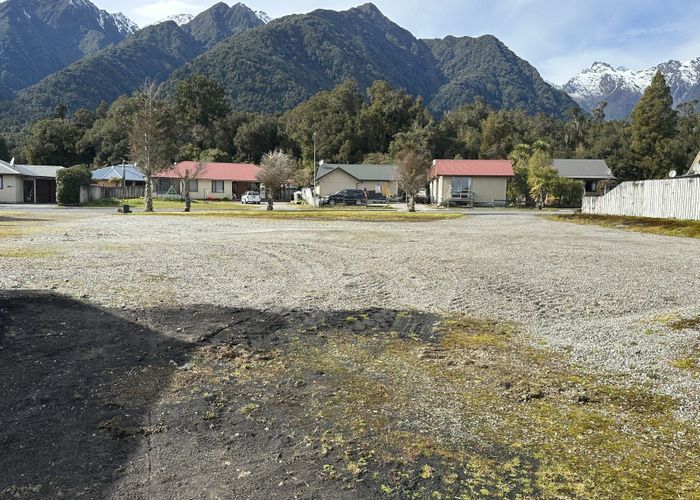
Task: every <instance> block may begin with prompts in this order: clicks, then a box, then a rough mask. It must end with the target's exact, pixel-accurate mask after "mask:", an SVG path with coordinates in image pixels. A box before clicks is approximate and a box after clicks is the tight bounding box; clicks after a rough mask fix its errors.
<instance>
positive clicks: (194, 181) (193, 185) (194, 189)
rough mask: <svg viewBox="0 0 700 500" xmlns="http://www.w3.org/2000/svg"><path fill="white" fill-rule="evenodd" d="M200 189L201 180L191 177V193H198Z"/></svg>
mask: <svg viewBox="0 0 700 500" xmlns="http://www.w3.org/2000/svg"><path fill="white" fill-rule="evenodd" d="M198 191H199V181H198V180H197V179H190V193H196V192H198Z"/></svg>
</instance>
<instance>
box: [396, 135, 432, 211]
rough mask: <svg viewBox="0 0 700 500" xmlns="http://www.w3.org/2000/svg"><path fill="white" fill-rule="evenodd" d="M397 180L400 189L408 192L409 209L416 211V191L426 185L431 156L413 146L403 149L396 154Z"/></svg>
mask: <svg viewBox="0 0 700 500" xmlns="http://www.w3.org/2000/svg"><path fill="white" fill-rule="evenodd" d="M396 165H397V169H396V181H397V182H398V185H399V189H401V190H402V191H403V192H404V193H406V203H407V204H408V211H409V212H415V211H416V193H417V192H418V190H419V189H420V188H422V187H424V186H425V184H426V182H427V181H428V171H429V170H430V165H431V161H430V156H429V155H428V154H427V153H425V152H423V151H419V150H416V149H414V148H412V147H407V148H405V149H403V150H402V151H401V152H399V154H398V155H397V156H396Z"/></svg>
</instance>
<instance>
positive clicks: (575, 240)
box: [0, 211, 700, 418]
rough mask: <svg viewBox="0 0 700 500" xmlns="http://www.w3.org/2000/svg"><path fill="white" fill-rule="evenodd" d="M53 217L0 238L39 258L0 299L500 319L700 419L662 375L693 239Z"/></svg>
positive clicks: (424, 226)
mask: <svg viewBox="0 0 700 500" xmlns="http://www.w3.org/2000/svg"><path fill="white" fill-rule="evenodd" d="M102 214H104V215H102ZM34 216H38V215H36V214H35V215H34ZM54 217H55V218H56V220H53V221H50V222H43V223H41V224H42V226H41V229H40V230H39V229H37V228H33V229H31V231H32V233H31V234H29V235H26V236H21V237H17V238H11V239H7V238H5V239H0V255H2V252H3V251H16V250H17V249H18V248H22V249H24V250H26V251H30V252H31V251H35V252H36V253H37V254H38V257H32V256H31V255H28V256H27V257H28V258H10V259H2V267H3V272H2V274H1V275H0V288H4V289H12V288H20V289H52V290H56V291H57V292H60V293H65V294H67V295H70V296H73V297H76V298H83V299H87V300H88V301H90V302H92V303H96V304H100V305H104V306H109V307H115V306H116V307H122V306H124V307H148V306H149V305H151V306H153V305H158V304H162V303H167V304H169V305H183V306H190V305H192V304H198V303H201V304H215V305H221V306H234V307H250V308H256V309H263V310H264V309H274V308H276V307H283V308H296V309H309V310H315V309H320V310H324V309H329V310H334V309H338V308H345V309H348V308H358V309H362V308H368V307H381V308H394V309H410V310H414V309H415V310H418V311H429V312H436V313H450V312H460V313H465V314H468V315H471V316H476V317H486V318H497V319H499V320H504V321H513V322H517V323H519V324H522V325H523V326H524V327H525V330H526V332H527V333H529V334H530V335H531V336H532V341H533V342H534V343H536V344H539V345H547V346H549V347H552V348H554V349H558V350H563V351H566V352H568V353H570V355H571V358H572V360H573V362H574V363H580V364H583V365H586V366H589V367H591V368H593V369H596V370H604V371H611V372H615V373H624V374H629V375H632V376H634V377H635V378H641V379H645V380H648V379H650V378H651V379H652V380H654V381H655V383H656V384H657V385H658V388H659V389H660V390H662V391H664V392H666V393H669V394H672V395H680V396H683V397H687V399H688V401H689V403H694V404H692V405H689V407H688V411H691V407H692V408H694V409H693V410H692V414H690V413H689V414H688V416H689V417H690V416H691V415H692V416H694V417H695V418H698V416H699V414H698V413H697V411H698V408H697V407H698V405H700V380H698V379H697V378H693V377H690V376H688V374H687V373H684V372H683V371H681V370H678V369H676V368H673V366H671V361H672V360H676V359H679V358H683V357H684V356H688V355H689V354H690V353H691V352H692V349H693V347H697V344H698V342H700V334H699V332H698V330H697V328H695V329H687V330H680V331H678V330H676V331H674V330H672V329H670V328H669V327H668V325H667V323H669V322H671V321H672V320H673V319H678V318H692V317H697V316H698V315H700V298H699V296H698V290H700V271H699V269H700V241H698V240H692V239H683V238H672V237H665V236H654V235H647V234H635V233H632V232H624V231H618V230H609V229H603V228H599V227H583V226H578V225H574V224H565V223H559V222H553V221H549V220H546V219H545V218H543V217H539V216H534V215H529V214H525V215H521V216H513V215H506V216H500V215H494V216H478V217H467V218H464V219H459V220H454V221H438V222H429V223H414V224H406V223H394V224H392V223H360V222H315V221H264V220H226V219H216V218H198V219H194V218H193V219H189V220H184V219H183V218H181V217H167V216H154V217H147V216H134V217H122V216H116V215H113V214H112V213H111V212H110V213H105V212H104V211H103V212H97V211H93V212H89V213H87V214H82V213H81V212H76V211H70V212H67V213H66V212H62V213H60V215H57V213H56V212H55V211H52V212H51V213H50V214H49V218H54ZM42 252H48V253H49V255H46V256H42V255H41V254H42Z"/></svg>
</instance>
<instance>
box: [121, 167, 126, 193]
mask: <svg viewBox="0 0 700 500" xmlns="http://www.w3.org/2000/svg"><path fill="white" fill-rule="evenodd" d="M124 199H126V160H124V158H122V200H124Z"/></svg>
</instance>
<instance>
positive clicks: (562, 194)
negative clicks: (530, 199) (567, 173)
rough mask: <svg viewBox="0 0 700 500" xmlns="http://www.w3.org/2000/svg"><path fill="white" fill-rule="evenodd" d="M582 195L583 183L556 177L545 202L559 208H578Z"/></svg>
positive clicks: (583, 190) (583, 191)
mask: <svg viewBox="0 0 700 500" xmlns="http://www.w3.org/2000/svg"><path fill="white" fill-rule="evenodd" d="M584 193H585V188H584V186H583V182H581V181H575V180H573V179H568V178H566V177H557V178H556V179H555V180H554V182H552V185H551V187H550V191H549V193H548V194H549V196H548V200H547V201H548V202H550V203H551V204H555V205H558V206H560V207H580V206H581V199H582V198H583V194H584Z"/></svg>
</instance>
